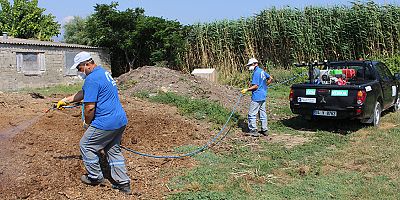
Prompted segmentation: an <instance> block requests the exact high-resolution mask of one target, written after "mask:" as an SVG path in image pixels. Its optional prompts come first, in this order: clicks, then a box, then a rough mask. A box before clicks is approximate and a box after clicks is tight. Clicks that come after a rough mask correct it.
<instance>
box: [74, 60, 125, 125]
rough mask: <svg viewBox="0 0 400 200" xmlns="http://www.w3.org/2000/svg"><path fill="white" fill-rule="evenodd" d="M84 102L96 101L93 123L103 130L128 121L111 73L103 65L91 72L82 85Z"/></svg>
mask: <svg viewBox="0 0 400 200" xmlns="http://www.w3.org/2000/svg"><path fill="white" fill-rule="evenodd" d="M82 90H83V102H84V103H96V107H95V109H96V110H95V114H94V118H93V121H92V122H91V125H92V126H94V127H96V128H98V129H102V130H115V129H118V128H121V127H122V126H125V125H126V124H127V123H128V119H127V117H126V113H125V111H124V109H123V108H122V105H121V102H120V101H119V97H118V89H117V86H116V83H115V81H114V80H113V78H112V77H111V74H110V73H109V72H107V71H106V70H104V69H103V68H102V67H101V66H97V67H95V68H94V69H93V71H92V73H90V74H89V75H88V76H87V77H86V79H85V82H84V84H83V86H82Z"/></svg>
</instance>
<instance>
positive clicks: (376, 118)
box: [372, 101, 382, 126]
mask: <svg viewBox="0 0 400 200" xmlns="http://www.w3.org/2000/svg"><path fill="white" fill-rule="evenodd" d="M381 112H382V108H381V103H379V101H377V102H376V104H375V109H374V115H373V120H372V124H373V125H374V126H379V122H380V121H381Z"/></svg>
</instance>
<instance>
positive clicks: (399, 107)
mask: <svg viewBox="0 0 400 200" xmlns="http://www.w3.org/2000/svg"><path fill="white" fill-rule="evenodd" d="M399 110H400V97H397V99H396V103H394V105H393V106H392V107H391V108H390V111H392V112H397V111H399Z"/></svg>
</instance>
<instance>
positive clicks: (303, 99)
mask: <svg viewBox="0 0 400 200" xmlns="http://www.w3.org/2000/svg"><path fill="white" fill-rule="evenodd" d="M297 102H299V103H317V99H316V98H306V97H297Z"/></svg>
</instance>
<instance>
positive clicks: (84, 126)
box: [82, 121, 90, 129]
mask: <svg viewBox="0 0 400 200" xmlns="http://www.w3.org/2000/svg"><path fill="white" fill-rule="evenodd" d="M82 126H83V129H87V128H89V126H90V124H86V122H85V121H83V123H82Z"/></svg>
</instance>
